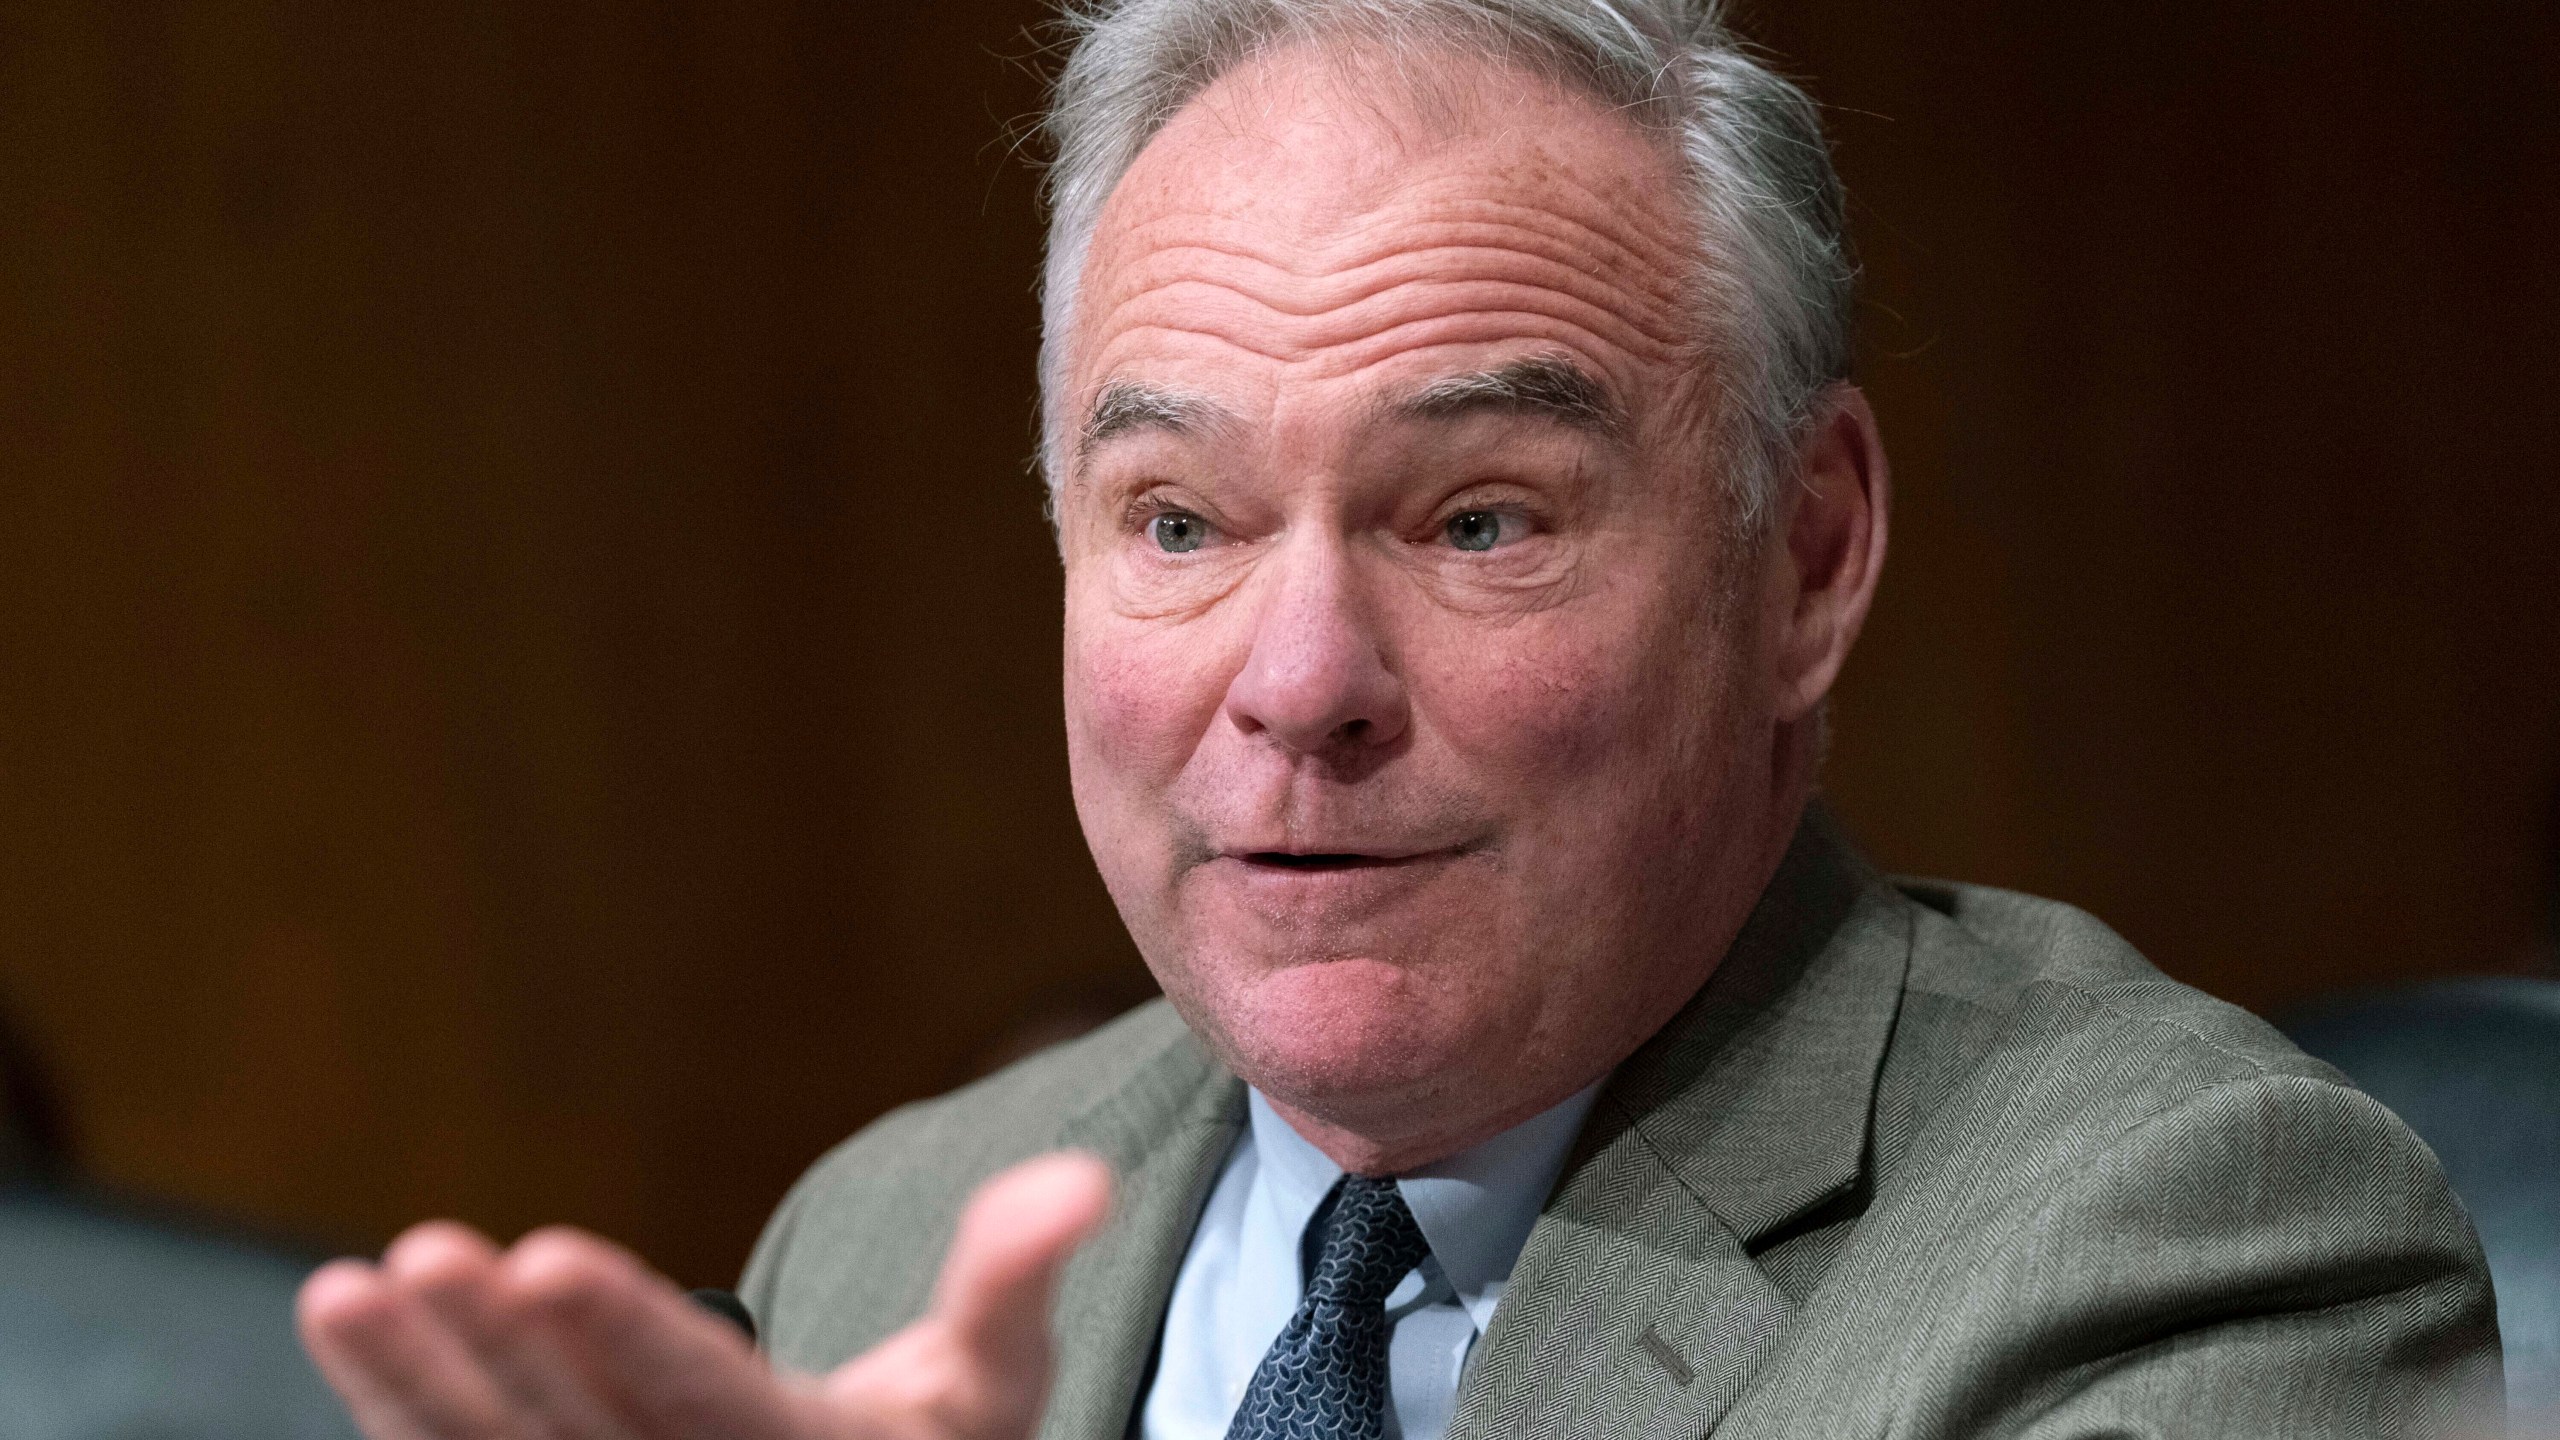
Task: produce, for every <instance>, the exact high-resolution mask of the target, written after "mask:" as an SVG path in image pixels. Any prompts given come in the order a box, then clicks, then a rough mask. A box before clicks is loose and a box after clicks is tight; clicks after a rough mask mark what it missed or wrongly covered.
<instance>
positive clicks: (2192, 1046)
mask: <svg viewBox="0 0 2560 1440" xmlns="http://www.w3.org/2000/svg"><path fill="white" fill-rule="evenodd" d="M1894 883H1895V888H1896V889H1897V890H1899V891H1900V892H1901V894H1902V895H1903V896H1904V897H1906V899H1907V900H1908V901H1909V902H1910V904H1911V906H1912V910H1913V915H1914V920H1913V926H1912V949H1911V968H1910V971H1909V975H1908V979H1907V981H1906V985H1905V992H1904V997H1903V1013H1902V1015H1901V1017H1900V1019H1899V1021H1898V1023H1897V1025H1896V1027H1895V1041H1894V1053H1893V1055H1892V1056H1891V1057H1889V1059H1888V1062H1887V1071H1888V1076H1887V1084H1886V1087H1885V1088H1886V1090H1887V1091H1888V1092H1891V1091H1893V1090H1895V1089H1897V1088H1899V1089H1900V1090H1902V1091H1904V1092H1905V1093H1903V1094H1900V1095H1899V1096H1897V1097H1894V1098H1896V1099H1898V1100H1899V1102H1900V1103H1901V1104H1902V1105H1904V1106H1905V1107H1907V1108H1912V1109H1916V1110H1917V1111H1920V1112H1924V1113H1925V1112H1927V1111H1931V1110H1934V1109H1936V1108H1937V1107H1938V1105H1939V1104H1940V1103H1941V1102H1943V1101H1944V1100H1945V1099H1947V1098H1948V1096H1949V1095H1950V1093H1951V1092H1952V1090H1953V1089H1954V1088H1956V1087H1959V1086H1964V1085H1968V1084H1981V1083H1985V1082H1996V1081H1997V1080H1998V1079H1999V1078H2000V1074H2001V1072H2002V1071H2004V1070H2015V1069H2018V1067H2021V1066H2024V1067H2026V1070H2025V1072H2024V1073H2020V1074H2019V1075H2018V1076H2017V1077H2016V1078H2018V1079H2020V1080H2025V1079H2027V1078H2029V1075H2030V1074H2032V1075H2038V1076H2042V1077H2044V1078H2046V1079H2047V1080H2049V1081H2051V1082H2052V1083H2053V1084H2055V1085H2057V1086H2067V1087H2070V1088H2075V1089H2083V1090H2087V1089H2089V1088H2090V1087H2089V1083H2088V1082H2091V1081H2096V1080H2098V1079H2100V1077H2106V1082H2107V1085H2108V1086H2109V1087H2110V1088H2108V1089H2107V1090H2106V1091H2105V1092H2104V1096H2105V1097H2106V1098H2112V1099H2113V1100H2114V1101H2115V1102H2117V1103H2118V1104H2119V1105H2120V1106H2123V1107H2129V1108H2130V1109H2131V1110H2151V1111H2156V1110H2159V1109H2165V1108H2167V1107H2168V1106H2170V1105H2174V1104H2176V1103H2177V1102H2178V1101H2179V1100H2181V1099H2183V1098H2185V1097H2186V1096H2188V1095H2191V1094H2193V1093H2195V1092H2196V1091H2198V1090H2201V1089H2203V1088H2206V1087H2208V1086H2211V1085H2215V1084H2219V1083H2223V1082H2225V1081H2231V1080H2239V1079H2246V1078H2253V1077H2263V1078H2273V1077H2278V1076H2294V1077H2300V1078H2303V1079H2306V1080H2311V1081H2315V1082H2320V1083H2325V1084H2333V1085H2344V1084H2345V1083H2346V1080H2345V1077H2344V1076H2342V1075H2340V1074H2339V1073H2338V1072H2337V1071H2336V1070H2334V1069H2331V1068H2330V1067H2329V1066H2327V1065H2325V1064H2323V1063H2321V1062H2320V1061H2318V1060H2315V1059H2313V1058H2311V1057H2310V1056H2308V1055H2305V1054H2304V1053H2302V1051H2301V1050H2299V1049H2298V1048H2296V1047H2295V1046H2294V1044H2293V1043H2292V1042H2291V1041H2289V1040H2287V1039H2285V1038H2284V1036H2283V1035H2282V1034H2280V1033H2278V1032H2277V1030H2276V1029H2275V1027H2274V1026H2272V1025H2269V1024H2267V1023H2266V1022H2265V1021H2263V1020H2261V1019H2259V1018H2258V1017H2257V1016H2255V1015H2252V1014H2250V1013H2249V1012H2248V1011H2246V1010H2243V1009H2241V1008H2240V1007H2239V1006H2236V1005H2232V1004H2230V1003H2228V1002H2226V1001H2222V1000H2217V999H2215V998H2213V997H2212V996H2210V995H2207V994H2205V993H2204V992H2203V991H2201V990H2198V989H2196V988H2195V987H2193V986H2190V985H2185V984H2181V983H2180V982H2178V981H2176V980H2173V979H2171V978H2169V977H2168V976H2167V975H2165V974H2162V973H2161V972H2160V970H2159V968H2158V967H2156V966H2154V965H2153V964H2152V963H2151V962H2150V961H2149V960H2146V959H2144V958H2143V956H2142V954H2141V953H2140V952H2139V951H2137V950H2135V949H2134V947H2133V946H2132V945H2131V944H2129V943H2127V942H2126V940H2125V939H2124V937H2123V936H2121V935H2118V934H2117V933H2116V932H2115V931H2114V930H2112V929H2109V928H2108V927H2107V926H2106V925H2105V924H2104V923H2103V922H2101V921H2100V920H2098V919H2097V918H2096V917H2095V916H2092V915H2090V914H2089V913H2087V912H2086V911H2083V910H2079V909H2076V908H2074V907H2073V906H2070V905H2066V904H2062V903H2060V902H2059V901H2053V900H2044V899H2039V898H2037V897H2035V896H2032V895H2021V894H2019V893H2017V892H2015V891H2010V890H2000V889H1994V888H1992V887H1990V886H1983V885H1963V884H1955V883H1950V882H1946V881H1935V880H1898V881H1896V882H1894ZM2066 1061H2067V1062H2068V1063H2063V1062H2066ZM2075 1081H2076V1082H2078V1083H2077V1084H2074V1083H2073V1082H2075ZM1882 1098H1884V1097H1880V1099H1882ZM2087 1098H2089V1099H2091V1100H2093V1101H2094V1100H2098V1099H2101V1098H2102V1096H2101V1094H2100V1093H2098V1092H2096V1091H2092V1092H2091V1093H2089V1095H2088V1097H2087ZM1879 1118H1880V1120H1881V1119H1882V1118H1883V1117H1879ZM1905 1118H1916V1116H1915V1117H1905ZM2120 1118H2122V1119H2124V1120H2126V1121H2127V1122H2128V1123H2129V1122H2130V1121H2131V1120H2133V1119H2137V1118H2139V1117H2138V1115H2135V1114H2130V1113H2125V1114H2122V1115H2120Z"/></svg>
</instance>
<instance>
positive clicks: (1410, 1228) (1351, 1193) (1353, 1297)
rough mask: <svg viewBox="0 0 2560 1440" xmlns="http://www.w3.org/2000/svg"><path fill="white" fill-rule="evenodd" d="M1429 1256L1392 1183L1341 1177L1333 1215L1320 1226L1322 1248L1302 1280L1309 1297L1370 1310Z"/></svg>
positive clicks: (1410, 1212)
mask: <svg viewBox="0 0 2560 1440" xmlns="http://www.w3.org/2000/svg"><path fill="white" fill-rule="evenodd" d="M1430 1253H1431V1242H1430V1241H1428V1240H1425V1239H1423V1238H1422V1227H1421V1226H1420V1225H1419V1224H1417V1223H1415V1221H1414V1218H1413V1209H1412V1207H1411V1206H1409V1205H1407V1204H1405V1203H1404V1194H1403V1192H1402V1191H1400V1190H1398V1189H1396V1182H1395V1181H1393V1180H1383V1179H1379V1178H1377V1177H1375V1176H1369V1175H1345V1176H1343V1177H1342V1182H1341V1185H1340V1187H1339V1190H1338V1193H1337V1194H1336V1195H1335V1197H1334V1202H1333V1217H1332V1219H1331V1221H1330V1222H1329V1223H1328V1224H1327V1225H1326V1226H1325V1231H1324V1244H1323V1246H1322V1247H1321V1248H1320V1249H1319V1250H1318V1251H1317V1252H1316V1271H1315V1275H1314V1277H1313V1278H1312V1279H1310V1280H1309V1281H1308V1282H1307V1296H1308V1298H1309V1299H1322V1300H1327V1301H1331V1302H1333V1303H1335V1304H1339V1305H1347V1306H1353V1307H1357V1308H1359V1309H1362V1310H1369V1309H1374V1308H1376V1307H1377V1306H1378V1305H1380V1304H1382V1303H1384V1302H1385V1300H1386V1298H1387V1292H1388V1291H1390V1290H1393V1289H1395V1288H1396V1282H1397V1281H1399V1280H1402V1279H1403V1278H1404V1277H1405V1274H1406V1272H1407V1271H1410V1270H1411V1269H1413V1267H1414V1266H1416V1265H1419V1264H1421V1263H1422V1257H1423V1256H1425V1255H1428V1254H1430Z"/></svg>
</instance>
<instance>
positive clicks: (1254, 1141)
mask: <svg viewBox="0 0 2560 1440" xmlns="http://www.w3.org/2000/svg"><path fill="white" fill-rule="evenodd" d="M1599 1093H1600V1087H1599V1085H1598V1084H1596V1083H1595V1084H1593V1085H1592V1086H1591V1088H1589V1089H1587V1090H1584V1091H1583V1092H1581V1093H1580V1094H1578V1095H1575V1096H1574V1097H1573V1098H1571V1099H1569V1100H1567V1101H1565V1102H1564V1103H1563V1104H1561V1105H1558V1106H1556V1107H1555V1108H1554V1109H1552V1110H1549V1111H1547V1112H1545V1113H1544V1114H1541V1115H1538V1116H1536V1117H1535V1118H1533V1119H1530V1120H1528V1121H1526V1122H1524V1123H1522V1124H1520V1125H1516V1126H1514V1127H1512V1128H1511V1129H1509V1130H1505V1131H1504V1132H1502V1133H1501V1134H1499V1135H1496V1136H1494V1137H1493V1138H1492V1139H1490V1140H1487V1141H1485V1142H1484V1143H1483V1144H1481V1145H1478V1146H1476V1147H1475V1148H1474V1149H1471V1150H1467V1151H1463V1152H1461V1153H1459V1154H1457V1155H1453V1156H1451V1157H1450V1158H1448V1159H1446V1160H1443V1161H1441V1162H1439V1163H1438V1164H1436V1165H1426V1166H1424V1167H1423V1168H1421V1169H1420V1170H1417V1171H1415V1172H1413V1173H1412V1174H1410V1175H1406V1176H1403V1177H1401V1178H1400V1179H1398V1180H1397V1181H1396V1188H1397V1189H1398V1190H1399V1191H1401V1192H1402V1193H1403V1195H1404V1199H1405V1203H1406V1204H1407V1205H1409V1206H1411V1207H1413V1218H1414V1219H1415V1221H1417V1222H1418V1223H1419V1224H1420V1225H1421V1227H1422V1237H1423V1238H1424V1239H1425V1240H1428V1241H1429V1242H1431V1254H1430V1257H1429V1258H1427V1259H1425V1260H1424V1261H1423V1262H1422V1264H1421V1266H1420V1267H1419V1268H1418V1269H1416V1270H1415V1271H1414V1272H1413V1273H1412V1274H1410V1275H1407V1276H1406V1277H1405V1278H1404V1280H1403V1282H1402V1283H1401V1284H1399V1285H1398V1286H1397V1287H1396V1289H1395V1291H1394V1292H1393V1293H1392V1294H1390V1295H1388V1296H1387V1320H1388V1323H1389V1324H1390V1325H1391V1326H1393V1327H1394V1328H1393V1331H1392V1332H1391V1338H1390V1339H1389V1341H1388V1349H1387V1361H1388V1373H1389V1378H1388V1384H1389V1387H1390V1388H1391V1389H1392V1390H1393V1392H1394V1403H1392V1404H1390V1405H1389V1406H1388V1407H1387V1433H1388V1435H1389V1436H1391V1437H1394V1436H1401V1437H1402V1440H1440V1437H1441V1436H1442V1434H1443V1433H1444V1432H1446V1431H1447V1430H1448V1428H1449V1417H1450V1412H1451V1411H1452V1410H1453V1409H1454V1408H1455V1407H1456V1404H1457V1399H1458V1382H1459V1380H1460V1379H1461V1378H1463V1376H1464V1375H1465V1372H1466V1364H1467V1354H1468V1352H1469V1351H1470V1350H1472V1349H1474V1348H1475V1343H1476V1339H1477V1337H1478V1336H1481V1335H1482V1334H1484V1332H1485V1327H1486V1326H1488V1325H1490V1324H1491V1323H1492V1322H1493V1312H1494V1307H1495V1306H1497V1305H1499V1304H1501V1303H1502V1289H1503V1286H1504V1285H1506V1284H1508V1283H1509V1282H1510V1279H1511V1267H1512V1265H1513V1263H1514V1262H1516V1261H1517V1260H1518V1259H1519V1258H1520V1247H1521V1246H1523V1245H1525V1244H1527V1243H1528V1240H1529V1230H1530V1227H1531V1226H1533V1225H1535V1224H1537V1222H1538V1211H1539V1209H1540V1208H1541V1207H1542V1206H1544V1205H1545V1204H1546V1200H1547V1192H1548V1191H1549V1190H1551V1189H1553V1188H1555V1181H1556V1173H1557V1172H1558V1171H1559V1170H1561V1169H1563V1168H1564V1160H1565V1154H1566V1152H1567V1151H1569V1150H1571V1149H1572V1147H1573V1137H1574V1136H1575V1135H1576V1134H1578V1133H1579V1132H1580V1131H1581V1129H1582V1120H1583V1117H1584V1116H1585V1115H1587V1114H1589V1113H1590V1111H1591V1101H1592V1099H1593V1097H1595V1096H1597V1095H1598V1094H1599ZM1247 1104H1248V1105H1249V1107H1250V1110H1251V1122H1250V1123H1249V1124H1248V1125H1247V1126H1246V1128H1245V1132H1244V1133H1243V1134H1242V1135H1240V1136H1238V1137H1237V1139H1236V1147H1235V1150H1234V1152H1233V1153H1232V1154H1230V1155H1229V1156H1228V1157H1227V1165H1226V1169H1225V1170H1223V1171H1222V1172H1220V1174H1219V1176H1218V1183H1217V1187H1216V1188H1215V1189H1213V1190H1211V1191H1210V1192H1209V1204H1208V1208H1206V1209H1205V1210H1203V1211H1202V1212H1201V1215H1200V1225H1199V1228H1198V1229H1196V1230H1194V1231H1193V1232H1192V1235H1191V1249H1190V1251H1189V1253H1188V1254H1186V1255H1185V1256H1184V1257H1183V1261H1182V1269H1181V1271H1180V1273H1179V1274H1178V1275H1176V1276H1175V1278H1174V1282H1173V1299H1172V1302H1171V1303H1170V1304H1168V1305H1167V1306H1166V1307H1165V1317H1164V1341H1163V1345H1162V1346H1161V1348H1160V1349H1159V1351H1158V1353H1157V1360H1156V1373H1155V1383H1154V1384H1153V1385H1152V1386H1151V1387H1150V1388H1149V1389H1148V1391H1147V1399H1146V1404H1145V1406H1144V1407H1143V1408H1142V1409H1141V1410H1140V1411H1139V1415H1140V1433H1141V1435H1142V1436H1143V1437H1144V1440H1223V1437H1224V1436H1225V1435H1226V1433H1227V1425H1228V1423H1229V1422H1230V1421H1232V1420H1233V1419H1234V1418H1235V1413H1236V1407H1237V1406H1238V1405H1240V1404H1242V1403H1243V1401H1244V1392H1245V1387H1246V1386H1247V1385H1250V1384H1251V1383H1253V1372H1254V1370H1255V1368H1256V1367H1258V1366H1260V1365H1261V1364H1262V1357H1263V1354H1264V1352H1266V1351H1268V1350H1269V1349H1270V1348H1271V1342H1272V1341H1274V1340H1276V1339H1278V1338H1279V1336H1280V1331H1281V1329H1282V1328H1283V1327H1285V1326H1286V1325H1287V1324H1288V1323H1289V1317H1290V1315H1291V1314H1293V1313H1294V1312H1295V1311H1296V1310H1297V1308H1298V1297H1299V1292H1300V1287H1301V1286H1303V1285H1304V1284H1305V1283H1306V1277H1305V1274H1304V1271H1303V1268H1302V1267H1303V1263H1304V1257H1303V1255H1302V1242H1303V1240H1304V1238H1305V1235H1306V1230H1307V1222H1308V1221H1309V1220H1311V1219H1313V1218H1314V1216H1315V1213H1316V1207H1317V1206H1318V1205H1320V1204H1322V1203H1323V1202H1324V1197H1325V1195H1326V1194H1327V1193H1328V1192H1329V1191H1331V1190H1332V1189H1333V1182H1334V1181H1336V1180H1338V1179H1340V1178H1341V1177H1342V1167H1341V1166H1339V1165H1336V1164H1334V1163H1333V1161H1331V1160H1330V1159H1327V1158H1326V1156H1325V1153H1324V1152H1323V1151H1321V1150H1318V1149H1317V1148H1316V1147H1315V1146H1313V1145H1311V1144H1309V1143H1308V1142H1307V1140H1306V1138H1305V1137H1304V1136H1301V1135H1300V1134H1299V1133H1298V1132H1297V1131H1295V1130H1292V1129H1290V1128H1289V1122H1288V1121H1286V1120H1283V1119H1281V1118H1280V1116H1279V1113H1278V1112H1276V1111H1274V1110H1273V1109H1272V1108H1271V1106H1270V1103H1269V1102H1268V1101H1265V1100H1264V1099H1263V1098H1262V1095H1261V1093H1260V1092H1259V1091H1256V1092H1253V1093H1252V1095H1251V1096H1250V1098H1249V1100H1248V1101H1247Z"/></svg>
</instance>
